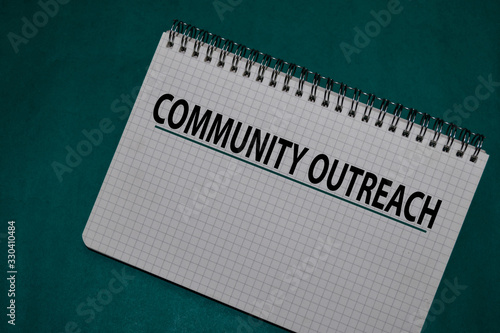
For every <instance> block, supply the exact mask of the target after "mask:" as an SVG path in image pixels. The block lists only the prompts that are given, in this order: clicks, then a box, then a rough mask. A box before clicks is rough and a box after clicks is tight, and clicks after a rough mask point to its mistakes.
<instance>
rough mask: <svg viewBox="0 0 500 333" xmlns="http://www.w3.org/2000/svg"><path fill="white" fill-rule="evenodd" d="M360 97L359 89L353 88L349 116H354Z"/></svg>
mask: <svg viewBox="0 0 500 333" xmlns="http://www.w3.org/2000/svg"><path fill="white" fill-rule="evenodd" d="M360 97H361V90H359V89H358V88H354V95H353V96H352V102H351V109H350V110H349V113H348V115H349V117H356V111H357V110H358V105H359V98H360Z"/></svg>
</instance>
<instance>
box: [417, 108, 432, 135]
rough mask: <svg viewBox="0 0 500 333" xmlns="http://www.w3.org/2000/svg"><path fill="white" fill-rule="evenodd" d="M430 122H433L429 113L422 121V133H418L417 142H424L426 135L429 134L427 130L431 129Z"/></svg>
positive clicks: (423, 116) (425, 114)
mask: <svg viewBox="0 0 500 333" xmlns="http://www.w3.org/2000/svg"><path fill="white" fill-rule="evenodd" d="M430 121H431V116H430V115H429V114H427V113H424V114H423V115H422V118H421V119H420V133H418V135H417V137H416V138H415V140H417V141H418V142H422V141H423V140H424V136H425V133H426V132H427V128H429V123H430Z"/></svg>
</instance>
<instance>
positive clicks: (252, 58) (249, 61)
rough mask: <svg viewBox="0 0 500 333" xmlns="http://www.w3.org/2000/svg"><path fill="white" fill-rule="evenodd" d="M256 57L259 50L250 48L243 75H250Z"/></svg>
mask: <svg viewBox="0 0 500 333" xmlns="http://www.w3.org/2000/svg"><path fill="white" fill-rule="evenodd" d="M258 58H259V51H257V50H255V49H253V50H251V51H250V55H249V56H248V59H247V63H246V64H245V71H244V72H243V76H246V77H250V70H251V69H252V66H253V65H254V64H255V62H256V61H257V59H258Z"/></svg>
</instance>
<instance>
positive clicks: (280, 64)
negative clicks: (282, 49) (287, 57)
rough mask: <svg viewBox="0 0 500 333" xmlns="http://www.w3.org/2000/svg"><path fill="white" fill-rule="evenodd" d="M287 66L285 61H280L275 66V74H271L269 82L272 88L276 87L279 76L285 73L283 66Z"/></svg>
mask: <svg viewBox="0 0 500 333" xmlns="http://www.w3.org/2000/svg"><path fill="white" fill-rule="evenodd" d="M284 65H285V63H284V61H283V60H281V59H278V60H277V61H276V64H275V65H274V69H273V72H272V73H271V80H269V85H270V86H271V87H276V81H277V79H278V74H279V73H281V72H282V71H283V66H284Z"/></svg>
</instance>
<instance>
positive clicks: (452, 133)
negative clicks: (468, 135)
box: [443, 124, 457, 153]
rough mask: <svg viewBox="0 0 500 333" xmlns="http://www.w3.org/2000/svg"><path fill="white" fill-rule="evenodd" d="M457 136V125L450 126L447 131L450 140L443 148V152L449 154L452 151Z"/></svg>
mask: <svg viewBox="0 0 500 333" xmlns="http://www.w3.org/2000/svg"><path fill="white" fill-rule="evenodd" d="M456 134H457V125H455V124H449V125H448V128H447V129H446V136H447V137H448V139H447V140H446V144H445V145H444V147H443V151H444V152H446V153H448V152H449V151H450V148H451V145H452V144H453V141H455V135H456Z"/></svg>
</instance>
